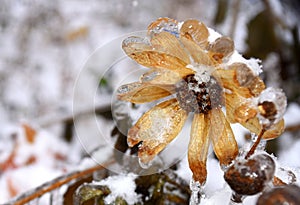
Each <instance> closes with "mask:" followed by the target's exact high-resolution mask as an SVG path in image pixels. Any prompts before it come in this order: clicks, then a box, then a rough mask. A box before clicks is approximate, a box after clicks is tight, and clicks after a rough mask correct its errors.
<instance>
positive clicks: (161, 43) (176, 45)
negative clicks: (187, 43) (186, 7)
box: [150, 32, 190, 64]
mask: <svg viewBox="0 0 300 205" xmlns="http://www.w3.org/2000/svg"><path fill="white" fill-rule="evenodd" d="M150 42H151V44H152V46H153V47H154V48H155V49H156V50H159V51H160V52H164V53H167V54H170V55H172V56H175V57H177V58H179V59H180V60H182V61H183V62H185V63H186V64H189V63H190V59H189V56H188V54H187V53H186V52H185V50H184V48H183V47H182V46H181V44H180V42H179V40H178V38H176V37H175V36H174V35H172V34H170V33H168V32H161V33H158V34H156V35H154V36H153V37H152V38H151V40H150Z"/></svg>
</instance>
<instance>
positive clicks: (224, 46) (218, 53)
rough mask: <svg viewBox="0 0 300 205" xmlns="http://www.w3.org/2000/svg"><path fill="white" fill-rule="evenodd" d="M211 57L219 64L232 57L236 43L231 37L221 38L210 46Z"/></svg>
mask: <svg viewBox="0 0 300 205" xmlns="http://www.w3.org/2000/svg"><path fill="white" fill-rule="evenodd" d="M207 50H209V53H210V56H211V57H212V58H213V59H214V60H215V61H216V62H219V63H222V61H223V59H224V58H227V57H228V56H230V55H231V54H232V53H233V51H234V43H233V41H232V40H231V39H230V38H229V37H224V36H222V37H220V38H217V39H216V40H215V42H213V43H212V44H210V45H209V46H208V49H207Z"/></svg>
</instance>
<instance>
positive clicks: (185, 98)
mask: <svg viewBox="0 0 300 205" xmlns="http://www.w3.org/2000/svg"><path fill="white" fill-rule="evenodd" d="M222 92H223V89H222V87H221V86H220V85H219V83H218V82H217V80H216V79H215V78H214V77H212V76H210V77H209V79H208V80H206V81H203V80H201V78H200V77H198V76H195V74H191V75H187V76H185V77H184V78H183V79H182V80H181V81H180V82H178V83H177V84H176V98H177V100H178V102H179V105H180V107H181V108H182V109H184V110H186V111H187V112H195V113H204V114H207V113H208V111H209V110H211V109H212V108H216V107H221V106H222V105H223V104H224V103H223V93H222Z"/></svg>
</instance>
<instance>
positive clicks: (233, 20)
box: [229, 0, 241, 39]
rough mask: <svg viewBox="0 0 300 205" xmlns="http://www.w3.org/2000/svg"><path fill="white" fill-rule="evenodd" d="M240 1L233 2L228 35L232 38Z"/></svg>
mask: <svg viewBox="0 0 300 205" xmlns="http://www.w3.org/2000/svg"><path fill="white" fill-rule="evenodd" d="M240 2H241V1H240V0H235V1H234V2H233V15H232V24H231V28H230V31H229V36H230V38H232V39H233V38H234V34H235V29H236V23H237V18H238V14H239V11H240Z"/></svg>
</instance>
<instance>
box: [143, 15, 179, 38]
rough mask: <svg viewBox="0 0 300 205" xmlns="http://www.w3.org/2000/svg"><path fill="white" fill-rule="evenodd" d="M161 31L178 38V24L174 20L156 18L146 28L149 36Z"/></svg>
mask: <svg viewBox="0 0 300 205" xmlns="http://www.w3.org/2000/svg"><path fill="white" fill-rule="evenodd" d="M163 31H165V32H169V33H170V34H172V35H174V36H176V37H178V35H179V30H178V22H177V21H176V20H174V19H171V18H168V17H163V18H158V19H157V20H156V21H154V22H152V23H151V24H150V25H149V26H148V35H150V36H153V35H155V34H158V33H161V32H163Z"/></svg>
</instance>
